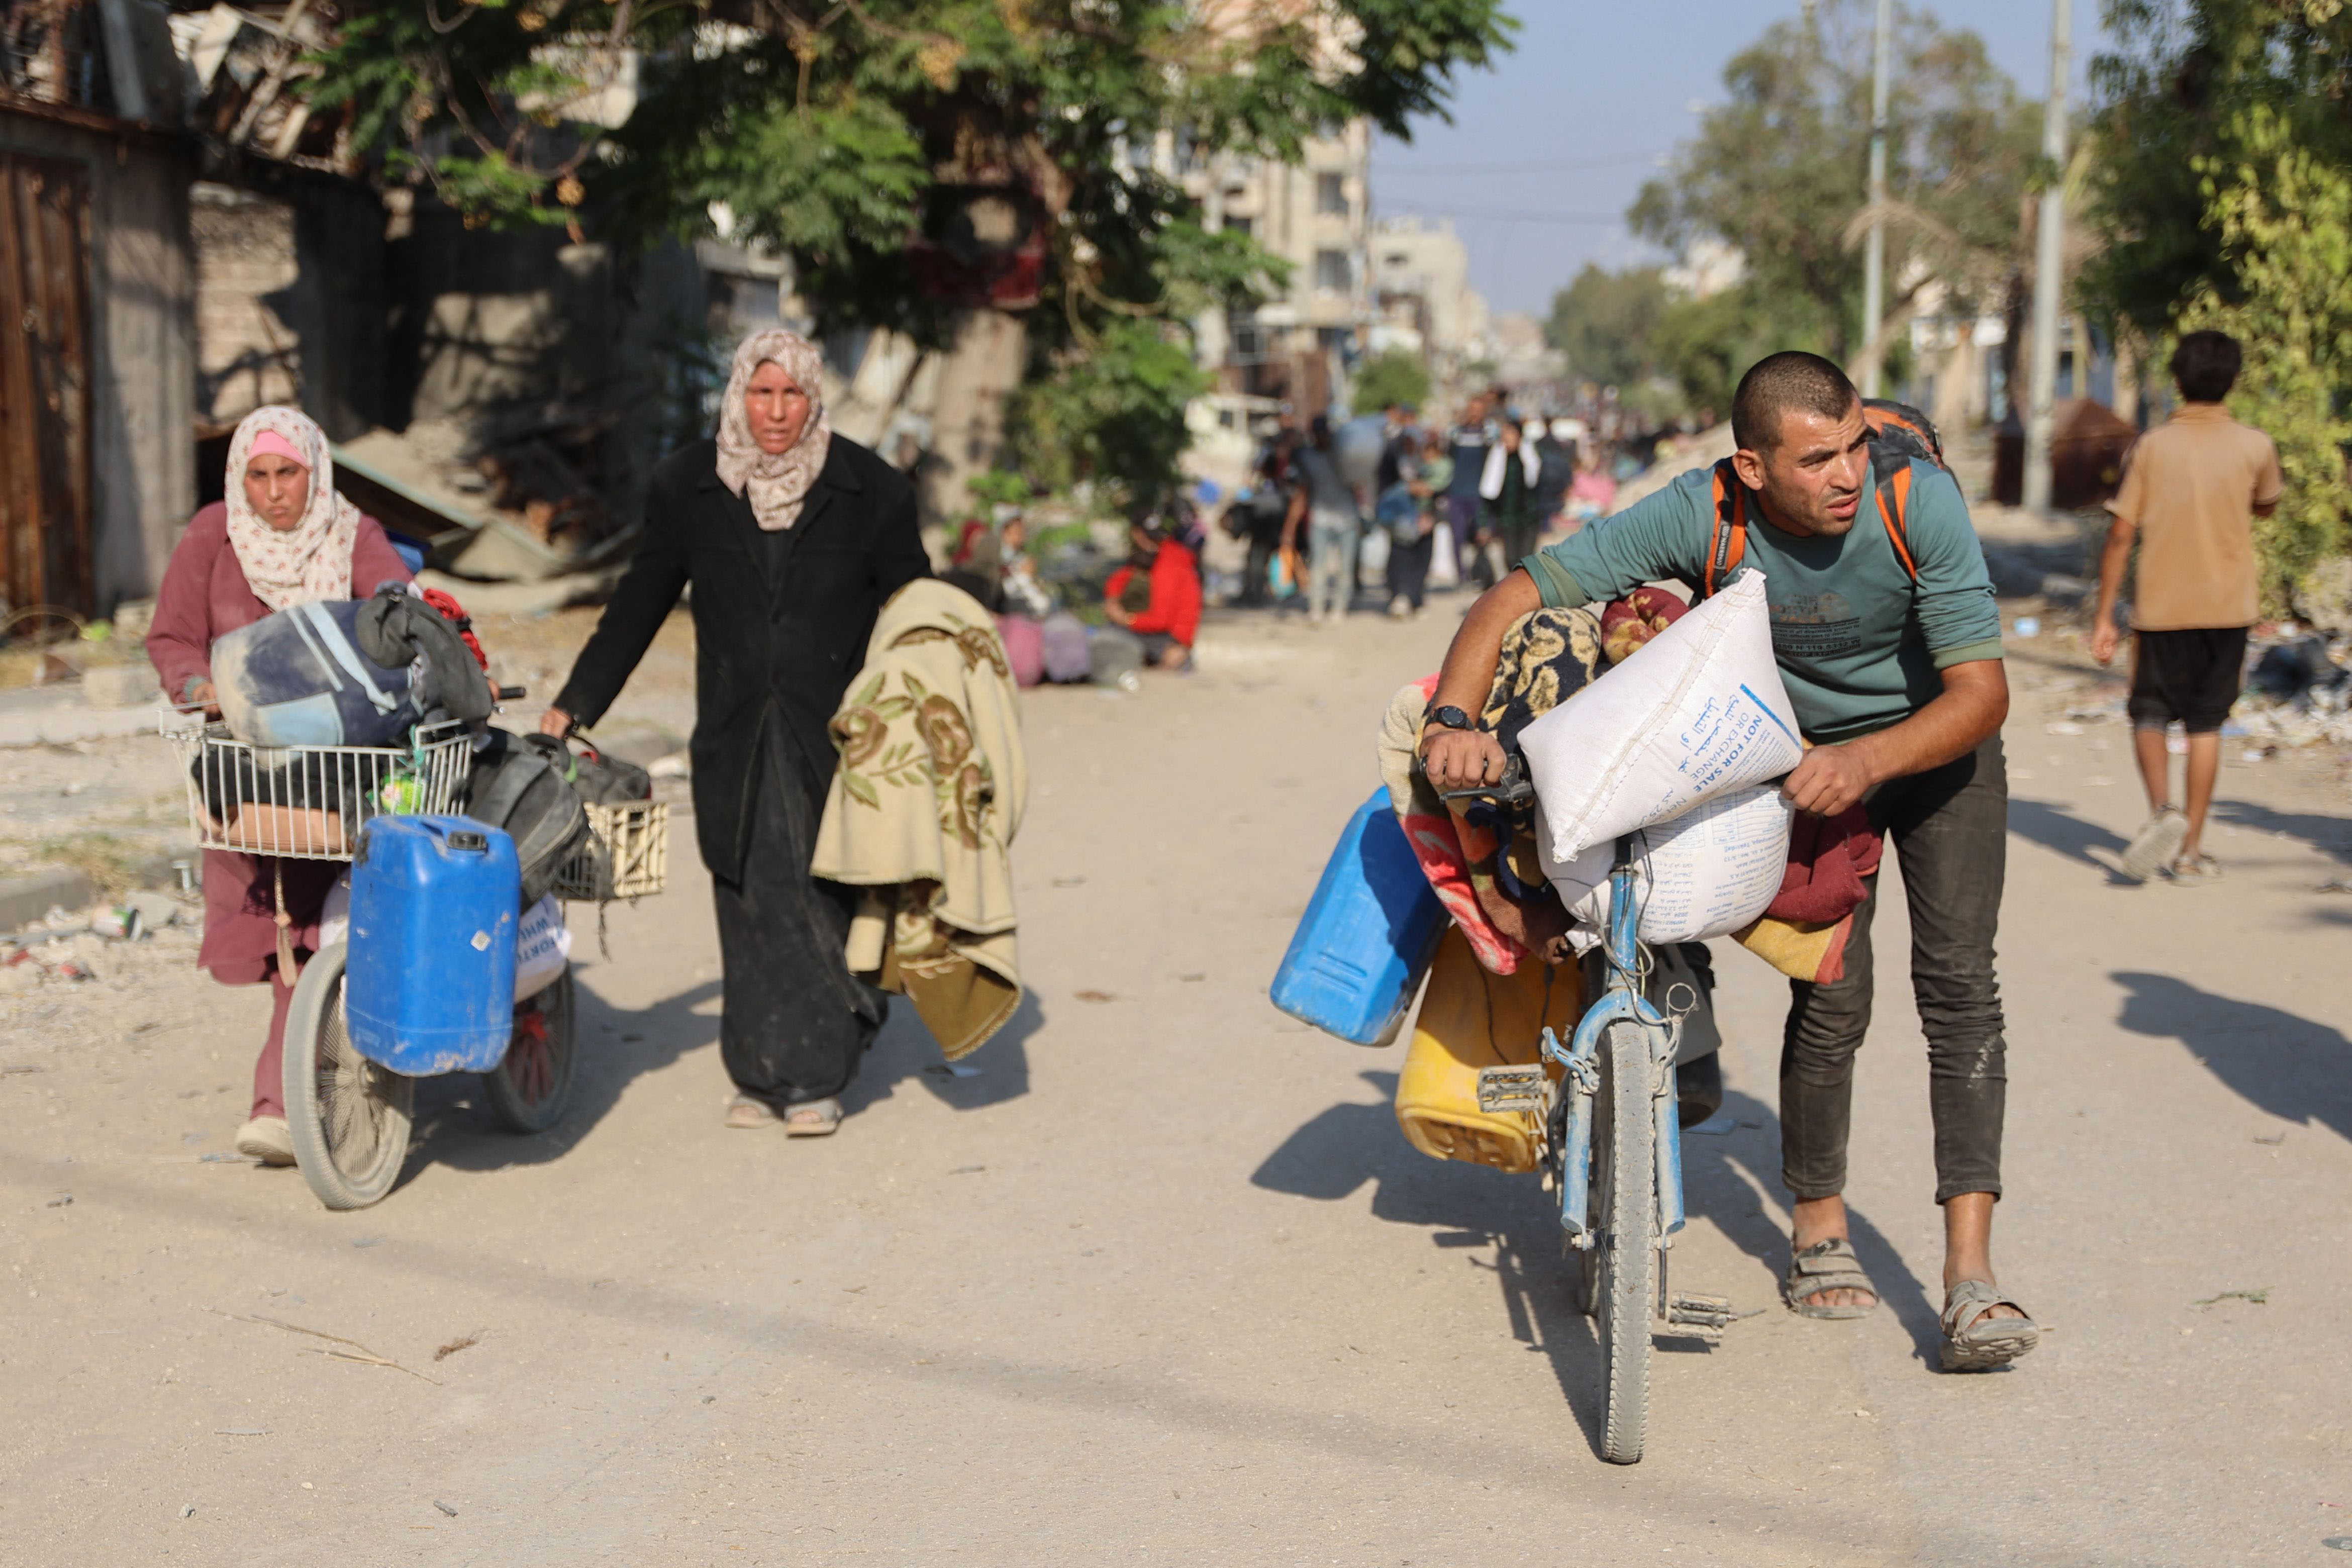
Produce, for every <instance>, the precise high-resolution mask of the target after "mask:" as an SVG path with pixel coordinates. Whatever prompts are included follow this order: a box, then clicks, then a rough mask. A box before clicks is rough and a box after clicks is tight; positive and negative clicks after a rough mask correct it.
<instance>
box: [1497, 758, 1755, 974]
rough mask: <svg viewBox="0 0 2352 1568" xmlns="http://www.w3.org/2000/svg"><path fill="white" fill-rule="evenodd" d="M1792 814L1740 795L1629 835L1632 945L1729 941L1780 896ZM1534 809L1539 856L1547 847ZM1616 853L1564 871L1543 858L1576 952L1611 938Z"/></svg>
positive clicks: (1584, 858) (1602, 851) (1613, 848)
mask: <svg viewBox="0 0 2352 1568" xmlns="http://www.w3.org/2000/svg"><path fill="white" fill-rule="evenodd" d="M1795 819H1796V812H1795V808H1794V807H1793V806H1791V805H1790V804H1789V802H1788V800H1787V798H1786V797H1785V796H1783V795H1781V794H1780V790H1779V789H1778V788H1777V787H1776V786H1773V785H1770V784H1765V785H1761V786H1759V787H1757V788H1753V789H1744V790H1739V791H1737V792H1735V793H1734V794H1731V795H1723V796H1720V797H1718V798H1717V799H1715V800H1712V801H1709V802H1707V803H1706V805H1701V806H1699V807H1697V808H1696V809H1695V810H1692V811H1690V812H1688V813H1685V815H1684V816H1678V817H1675V819H1674V820H1673V821H1671V822H1662V823H1659V824H1658V825H1657V826H1654V827H1644V828H1642V829H1639V830H1638V831H1636V832H1635V833H1634V835H1633V858H1634V866H1633V893H1634V897H1635V898H1636V899H1637V900H1639V902H1640V904H1641V907H1642V919H1641V927H1640V935H1641V938H1642V940H1643V942H1648V943H1650V944H1652V945H1653V946H1655V945H1657V944H1659V943H1661V942H1704V941H1706V939H1707V938H1708V937H1711V936H1728V935H1729V934H1730V933H1731V932H1733V931H1738V930H1739V929H1740V928H1741V927H1743V926H1745V925H1747V924H1748V922H1749V921H1753V920H1754V919H1756V917H1757V916H1759V915H1760V914H1762V913H1763V912H1764V910H1765V909H1766V907H1767V906H1768V905H1769V904H1770V903H1771V902H1772V900H1774V899H1775V898H1777V897H1778V896H1779V895H1780V880H1781V877H1782V874H1783V873H1784V872H1785V871H1786V869H1787V868H1788V864H1789V830H1790V825H1791V824H1792V823H1793V822H1794V821H1795ZM1547 826H1548V824H1547V823H1546V822H1545V820H1544V814H1543V809H1542V807H1541V806H1540V805H1538V807H1537V816H1536V835H1537V839H1536V841H1537V845H1538V849H1539V850H1540V849H1541V848H1542V846H1543V845H1544V844H1545V843H1546V842H1547V841H1548V840H1549V834H1548V833H1547V832H1546V831H1545V830H1546V827H1547ZM1616 855H1617V844H1616V840H1615V839H1613V838H1612V839H1611V840H1610V841H1609V842H1607V843H1605V844H1596V845H1594V846H1593V847H1591V848H1590V849H1588V850H1586V851H1585V852H1584V853H1583V854H1582V855H1580V856H1579V857H1578V858H1576V859H1575V860H1574V861H1572V862H1570V863H1568V864H1562V863H1560V862H1559V861H1556V860H1554V859H1552V858H1551V856H1550V855H1549V852H1545V853H1543V856H1542V858H1543V869H1544V876H1545V878H1546V879H1548V880H1549V882H1550V883H1551V885H1552V890H1553V891H1554V892H1556V893H1558V894H1559V900H1560V902H1561V903H1563V904H1566V905H1567V906H1568V912H1569V913H1570V914H1571V915H1573V916H1575V917H1576V921H1577V924H1578V927H1579V930H1578V931H1577V933H1576V938H1575V942H1576V947H1577V949H1578V951H1579V952H1582V951H1584V950H1585V949H1586V948H1587V947H1589V946H1591V945H1592V944H1593V943H1595V942H1600V941H1601V940H1602V939H1603V938H1604V937H1605V935H1606V933H1607V931H1608V929H1609V902H1610V900H1609V868H1610V866H1611V864H1612V862H1613V861H1614V860H1615V859H1616Z"/></svg>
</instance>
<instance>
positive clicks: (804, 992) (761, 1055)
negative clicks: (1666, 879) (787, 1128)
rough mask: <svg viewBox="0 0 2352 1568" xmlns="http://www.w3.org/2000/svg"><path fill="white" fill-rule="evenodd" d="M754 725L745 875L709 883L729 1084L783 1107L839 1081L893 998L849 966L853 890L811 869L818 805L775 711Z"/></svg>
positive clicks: (850, 1071)
mask: <svg viewBox="0 0 2352 1568" xmlns="http://www.w3.org/2000/svg"><path fill="white" fill-rule="evenodd" d="M762 731H763V732H762V734H761V739H760V749H759V753H758V760H757V762H755V763H754V764H753V769H754V771H753V773H752V777H751V802H750V804H751V813H750V816H749V828H750V833H751V844H750V847H748V848H747V849H746V850H745V852H744V856H743V872H742V880H741V881H740V882H728V881H723V880H721V879H719V878H716V877H713V878H712V879H711V881H710V891H711V896H712V900H713V902H715V903H716V904H717V905H718V908H719V967H720V971H721V980H720V984H721V986H722V988H723V1000H722V1002H721V1004H720V1011H719V1059H720V1060H721V1061H722V1062H724V1063H725V1064H726V1067H727V1076H728V1077H729V1078H730V1079H734V1080H735V1087H736V1088H738V1089H741V1090H742V1091H743V1092H744V1093H746V1094H751V1095H755V1096H757V1097H758V1098H760V1099H761V1100H767V1101H768V1102H769V1103H770V1104H772V1105H774V1106H776V1107H778V1108H782V1107H783V1106H786V1105H795V1104H799V1103H801V1102H802V1101H804V1100H823V1099H824V1098H825V1097H826V1096H827V1095H833V1094H839V1093H840V1092H841V1091H842V1090H843V1089H845V1088H847V1087H848V1086H849V1080H850V1079H852V1078H854V1077H856V1074H857V1063H858V1058H860V1057H862V1056H863V1055H865V1052H866V1047H868V1046H870V1045H872V1044H873V1043H874V1037H875V1035H876V1034H877V1033H878V1032H879V1031H880V1030H881V1027H882V1021H883V1019H884V1018H885V1017H887V1016H888V1014H889V1007H890V1000H889V998H888V997H887V996H885V995H884V994H882V993H881V992H879V991H877V990H875V989H874V988H873V987H872V986H870V985H868V984H866V983H865V982H864V981H862V980H859V979H858V978H857V977H856V976H855V975H853V974H851V973H849V964H848V961H847V959H846V957H845V949H846V948H847V946H848V942H849V918H850V916H851V915H852V914H853V913H855V912H856V907H857V891H856V889H854V888H845V887H843V886H842V885H841V884H840V883H838V882H827V881H821V880H819V879H816V878H814V877H812V876H810V875H809V862H810V860H812V859H813V858H814V857H815V854H816V830H817V825H818V823H819V822H820V821H822V820H823V815H822V814H823V807H822V806H821V805H813V804H812V803H811V801H810V799H809V792H808V789H807V787H806V783H807V781H805V780H803V778H802V777H801V776H800V771H799V769H798V768H796V767H795V766H794V765H793V764H794V763H795V761H796V760H797V759H796V758H795V756H794V754H793V740H792V737H791V735H790V734H789V733H788V732H787V731H786V729H785V727H784V721H783V719H782V717H781V716H780V715H779V714H778V713H776V712H775V710H772V709H771V710H769V712H768V715H767V718H766V720H765V721H764V723H763V725H762ZM828 760H829V759H828Z"/></svg>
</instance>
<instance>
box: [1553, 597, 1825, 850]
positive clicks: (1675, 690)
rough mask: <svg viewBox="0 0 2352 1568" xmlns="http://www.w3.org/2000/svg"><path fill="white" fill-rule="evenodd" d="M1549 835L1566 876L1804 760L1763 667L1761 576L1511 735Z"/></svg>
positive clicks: (1770, 665)
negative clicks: (1592, 852)
mask: <svg viewBox="0 0 2352 1568" xmlns="http://www.w3.org/2000/svg"><path fill="white" fill-rule="evenodd" d="M1519 747H1520V750H1522V751H1523V752H1526V753H1527V759H1528V774H1529V775H1530V776H1531V777H1532V778H1533V780H1534V781H1535V786H1536V798H1537V799H1538V800H1539V801H1540V802H1542V804H1543V807H1544V815H1545V817H1546V819H1547V820H1548V821H1549V823H1550V825H1551V831H1550V834H1549V837H1548V838H1547V840H1546V842H1545V844H1544V845H1543V853H1544V857H1545V858H1546V860H1547V862H1556V863H1558V864H1560V865H1570V864H1572V863H1573V862H1574V861H1575V860H1576V859H1577V858H1578V857H1579V856H1580V855H1582V854H1583V853H1584V852H1585V851H1586V850H1587V849H1589V848H1591V847H1594V846H1596V845H1597V846H1599V847H1601V848H1603V849H1607V848H1608V847H1611V846H1612V845H1613V844H1614V843H1615V842H1616V840H1617V839H1618V837H1620V836H1622V835H1623V834H1627V833H1630V832H1632V831H1633V829H1635V828H1637V827H1646V826H1650V825H1651V824H1653V823H1660V822H1667V821H1670V820H1672V819H1674V818H1675V817H1678V816H1682V815H1683V814H1685V812H1687V811H1689V810H1690V809H1691V808H1692V807H1693V806H1696V805H1704V804H1705V803H1706V802H1708V801H1711V800H1716V799H1718V798H1720V797H1721V796H1723V795H1728V794H1730V793H1731V792H1732V791H1734V790H1738V789H1744V788H1746V787H1748V785H1751V784H1762V783H1763V782H1764V781H1765V780H1767V779H1777V778H1780V776H1781V775H1783V774H1785V773H1788V772H1789V771H1790V769H1792V768H1794V767H1795V766H1796V765H1797V763H1798V762H1799V761H1800V760H1801V758H1802V757H1803V756H1804V747H1803V746H1802V745H1801V743H1800V742H1798V740H1797V715H1796V710H1795V709H1793V708H1792V707H1790V703H1789V693H1788V691H1787V689H1785V688H1783V687H1782V686H1781V684H1780V666H1779V665H1777V664H1776V663H1774V662H1773V658H1772V620H1771V616H1770V613H1769V611H1768V610H1767V609H1766V608H1765V603H1764V576H1763V574H1762V573H1760V572H1749V573H1748V574H1745V575H1743V576H1742V577H1741V578H1740V579H1739V580H1738V582H1736V583H1734V584H1732V585H1731V586H1730V587H1728V588H1726V589H1725V590H1724V591H1723V592H1722V593H1720V594H1717V595H1715V597H1713V598H1711V599H1708V600H1706V601H1705V602H1704V603H1702V604H1700V605H1696V606H1695V607H1694V608H1692V609H1691V610H1690V611H1689V612H1688V613H1687V614H1685V616H1683V618H1682V619H1680V620H1678V621H1676V622H1675V624H1674V625H1673V626H1668V627H1667V628H1666V629H1665V630H1664V631H1663V632H1660V633H1659V634H1658V635H1657V636H1656V637H1653V638H1652V639H1651V640H1650V642H1649V643H1648V644H1647V645H1646V646H1645V647H1643V648H1642V650H1641V651H1640V652H1639V653H1637V654H1635V655H1634V656H1633V658H1628V659H1627V660H1626V661H1625V662H1624V663H1623V664H1622V665H1619V666H1618V667H1617V668H1614V669H1612V670H1610V671H1609V673H1608V676H1607V678H1606V679H1601V680H1596V681H1594V682H1593V683H1592V684H1591V685H1590V686H1588V687H1586V688H1585V689H1583V690H1582V691H1580V692H1578V693H1577V694H1576V696H1575V697H1574V698H1573V699H1572V700H1569V701H1567V702H1563V703H1561V704H1560V705H1559V707H1557V708H1555V709H1553V710H1551V711H1550V712H1549V713H1547V714H1545V715H1544V716H1543V717H1542V718H1540V719H1538V720H1537V721H1535V722H1534V723H1532V724H1530V725H1528V727H1527V729H1526V730H1524V731H1521V732H1520V735H1519Z"/></svg>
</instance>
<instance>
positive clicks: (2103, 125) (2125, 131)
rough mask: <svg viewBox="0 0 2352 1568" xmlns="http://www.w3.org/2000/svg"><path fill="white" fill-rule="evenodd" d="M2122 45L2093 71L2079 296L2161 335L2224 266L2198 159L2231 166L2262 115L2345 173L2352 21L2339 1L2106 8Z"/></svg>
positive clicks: (2219, 0) (2217, 285)
mask: <svg viewBox="0 0 2352 1568" xmlns="http://www.w3.org/2000/svg"><path fill="white" fill-rule="evenodd" d="M2105 20H2106V26H2107V31H2108V33H2109V34H2110V35H2111V36H2112V37H2115V38H2116V40H2117V42H2118V45H2119V47H2118V48H2117V49H2116V51H2115V52H2113V53H2109V54H2105V55H2101V56H2099V57H2098V58H2095V59H2094V60H2093V61H2092V63H2091V81H2092V84H2093V87H2094V89H2095V91H2096V93H2097V94H2098V97H2099V100H2100V105H2099V108H2098V110H2096V112H2095V115H2094V116H2093V118H2092V121H2091V127H2090V128H2091V132H2092V134H2093V136H2094V138H2095V147H2096V150H2097V154H2098V155H2097V157H2096V159H2095V162H2094V163H2093V164H2092V168H2091V182H2090V189H2089V191H2088V193H2087V196H2088V201H2087V214H2086V216H2088V219H2089V226H2090V227H2091V228H2092V229H2094V230H2095V232H2097V233H2099V234H2100V235H2101V236H2102V237H2104V238H2105V241H2106V244H2105V247H2103V248H2102V249H2101V250H2100V251H2099V252H2098V253H2097V254H2096V255H2095V256H2093V257H2091V258H2089V259H2088V260H2087V261H2086V262H2085V264H2084V267H2083V268H2082V270H2081V272H2080V274H2079V276H2078V282H2077V288H2078V289H2079V291H2080V294H2081V297H2082V299H2083V300H2084V304H2085V305H2086V306H2087V307H2088V308H2089V309H2090V310H2091V311H2092V313H2093V314H2094V315H2096V316H2099V317H2101V318H2104V319H2105V320H2108V321H2121V322H2128V323H2130V324H2131V325H2133V326H2136V327H2138V328H2139V329H2141V330H2142V331H2147V332H2151V333H2157V334H2161V333H2162V332H2164V331H2166V330H2167V329H2168V327H2169V325H2170V324H2171V321H2172V319H2173V317H2174V315H2175V314H2176V313H2177V312H2178V311H2179V310H2181V309H2182V308H2183V307H2184V306H2185V305H2186V304H2187V303H2188V302H2189V300H2190V299H2191V298H2192V297H2194V296H2196V295H2197V294H2199V293H2200V290H2202V289H2207V288H2209V287H2210V288H2213V289H2218V290H2220V291H2221V293H2222V295H2223V297H2224V298H2228V297H2230V290H2231V289H2232V288H2233V287H2234V282H2233V278H2234V269H2233V268H2232V267H2231V264H2230V261H2229V259H2228V258H2227V257H2226V256H2225V254H2224V245H2223V241H2222V238H2221V233H2220V231H2219V230H2218V229H2217V228H2216V227H2215V226H2213V225H2212V224H2211V223H2210V222H2209V221H2208V220H2209V218H2210V195H2209V193H2208V191H2207V189H2206V176H2205V175H2204V174H2203V173H2201V172H2200V160H2216V159H2218V160H2221V162H2223V163H2242V162H2243V161H2244V160H2245V159H2246V158H2248V157H2249V156H2252V155H2253V153H2252V149H2251V148H2250V146H2249V145H2248V143H2247V141H2246V138H2247V137H2248V136H2249V135H2250V134H2252V129H2253V127H2254V125H2255V124H2256V121H2255V120H2254V119H2253V118H2252V116H2253V113H2254V111H2255V110H2262V111H2263V112H2265V113H2267V114H2268V115H2269V116H2271V117H2272V119H2273V121H2274V122H2275V123H2276V124H2277V125H2279V126H2280V127H2281V128H2282V129H2283V131H2284V134H2285V135H2286V136H2288V137H2289V138H2290V139H2291V140H2292V141H2293V142H2294V143H2295V144H2296V145H2298V146H2301V147H2305V148H2308V149H2310V150H2311V151H2312V152H2313V153H2315V155H2316V156H2318V157H2319V158H2320V160H2321V161H2322V162H2324V163H2331V164H2335V165H2337V166H2342V165H2345V164H2347V163H2352V119H2347V116H2346V115H2345V113H2344V103H2345V99H2346V96H2347V92H2352V11H2347V9H2346V8H2345V7H2344V6H2343V5H2341V4H2340V0H2107V3H2106V6H2105Z"/></svg>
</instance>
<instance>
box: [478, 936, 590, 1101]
mask: <svg viewBox="0 0 2352 1568" xmlns="http://www.w3.org/2000/svg"><path fill="white" fill-rule="evenodd" d="M533 1013H536V1014H537V1015H538V1029H539V1033H540V1037H539V1038H538V1039H536V1040H534V1039H533V1038H531V1037H530V1032H529V1031H530V1028H531V1021H530V1015H531V1014H533ZM572 1015H573V1008H572V971H570V970H569V969H566V970H565V971H564V972H563V973H562V974H560V975H558V976H556V978H555V979H554V980H553V981H552V982H551V983H550V984H548V986H547V987H546V989H544V990H542V991H541V992H540V993H539V994H537V995H535V996H532V997H530V999H529V1000H527V1001H525V1002H524V1003H523V1004H522V1005H520V1006H519V1007H517V1008H516V1009H515V1037H514V1039H513V1040H512V1041H511V1042H510V1043H509V1045H508V1047H507V1054H506V1055H505V1056H503V1057H500V1058H499V1065H498V1066H496V1067H494V1068H491V1069H490V1070H489V1071H488V1072H486V1073H484V1074H483V1075H482V1089H483V1092H484V1094H485V1095H486V1097H487V1098H488V1100H489V1102H490V1113H491V1114H492V1115H494V1116H496V1117H497V1118H498V1119H499V1125H500V1126H502V1127H504V1128H505V1129H506V1130H507V1131H509V1132H521V1133H531V1132H544V1131H547V1130H548V1129H549V1128H551V1127H552V1126H554V1125H555V1124H556V1123H557V1122H558V1121H562V1120H563V1111H564V1108H565V1107H566V1106H568V1105H569V1104H570V1103H571V1100H572V1073H573V1070H574V1068H577V1066H578V1065H579V1062H578V1056H577V1053H576V1051H575V1050H574V1048H573V1038H572ZM534 1047H535V1050H536V1055H535V1056H533V1055H529V1054H525V1053H530V1052H532V1051H533V1050H534Z"/></svg>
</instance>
